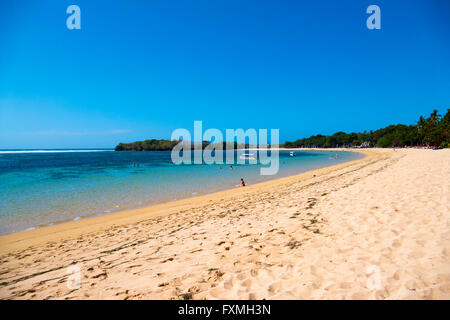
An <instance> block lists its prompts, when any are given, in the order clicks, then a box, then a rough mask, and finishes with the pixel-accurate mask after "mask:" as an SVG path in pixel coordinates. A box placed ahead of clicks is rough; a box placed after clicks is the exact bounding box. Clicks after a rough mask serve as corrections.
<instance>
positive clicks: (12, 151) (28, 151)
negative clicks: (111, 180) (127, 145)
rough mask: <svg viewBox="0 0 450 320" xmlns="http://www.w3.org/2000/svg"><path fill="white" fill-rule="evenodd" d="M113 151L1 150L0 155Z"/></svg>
mask: <svg viewBox="0 0 450 320" xmlns="http://www.w3.org/2000/svg"><path fill="white" fill-rule="evenodd" d="M111 151H114V150H3V151H0V154H14V153H67V152H111Z"/></svg>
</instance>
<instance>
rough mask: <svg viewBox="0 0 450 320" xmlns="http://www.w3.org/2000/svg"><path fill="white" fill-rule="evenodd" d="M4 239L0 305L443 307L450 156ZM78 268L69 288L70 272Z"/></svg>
mask: <svg viewBox="0 0 450 320" xmlns="http://www.w3.org/2000/svg"><path fill="white" fill-rule="evenodd" d="M364 152H366V153H367V155H368V156H367V157H366V158H364V159H362V160H357V161H353V162H350V163H346V164H342V165H338V166H335V167H330V168H324V169H319V170H315V171H311V172H307V173H305V174H301V175H298V176H292V177H288V178H283V179H279V180H275V181H270V182H265V183H261V184H258V185H254V186H249V187H245V188H237V189H233V190H229V191H224V192H219V193H216V194H211V195H206V196H202V197H198V198H193V199H186V200H182V201H177V202H172V203H168V204H163V205H157V206H153V207H149V208H144V209H139V210H133V211H129V212H123V213H119V214H115V215H110V216H105V217H99V218H93V219H87V220H83V221H76V222H71V223H66V224H62V225H57V226H52V227H46V228H41V229H37V230H32V231H25V232H19V233H15V234H11V235H7V236H2V237H0V261H1V268H0V298H2V299H187V298H193V299H450V213H449V206H450V202H449V197H448V195H449V190H448V186H449V181H450V170H449V161H450V149H445V150H418V149H406V150H403V149H401V150H397V151H392V150H381V149H373V150H367V151H364ZM71 265H76V266H78V267H79V268H80V272H81V273H80V275H81V286H80V288H79V289H69V288H68V287H67V283H68V282H67V280H68V276H69V275H68V274H67V268H68V267H69V266H71Z"/></svg>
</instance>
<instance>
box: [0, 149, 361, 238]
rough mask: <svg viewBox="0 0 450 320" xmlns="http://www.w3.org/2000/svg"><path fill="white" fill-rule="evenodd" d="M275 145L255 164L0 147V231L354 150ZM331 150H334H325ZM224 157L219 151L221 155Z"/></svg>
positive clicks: (181, 194) (294, 168)
mask: <svg viewBox="0 0 450 320" xmlns="http://www.w3.org/2000/svg"><path fill="white" fill-rule="evenodd" d="M295 154H296V156H295V157H290V156H289V152H288V151H280V170H279V172H278V174H276V175H274V176H261V175H260V168H261V164H256V165H250V164H243V165H239V164H236V163H235V164H233V170H230V168H229V165H206V164H202V165H174V164H173V163H172V161H171V157H170V152H169V151H167V152H165V151H154V152H152V151H150V152H114V151H87V152H79V151H78V152H62V151H58V152H50V151H45V152H29V151H28V152H23V153H22V151H15V152H10V151H0V234H5V233H11V232H15V231H19V230H24V229H29V228H33V227H38V226H44V225H49V224H54V223H59V222H63V221H69V220H77V219H80V218H84V217H89V216H96V215H103V214H108V213H112V212H117V211H122V210H125V209H130V208H137V207H142V206H147V205H151V204H155V203H161V202H166V201H170V200H175V199H181V198H186V197H192V196H195V195H200V194H205V193H210V192H214V191H219V190H224V189H228V188H233V187H235V186H236V185H239V183H240V178H244V180H245V182H246V183H247V185H251V184H254V183H258V182H262V181H266V180H270V179H274V178H279V177H283V176H288V175H292V174H296V173H301V172H305V171H308V170H312V169H316V168H321V167H326V166H329V165H334V164H337V163H342V162H346V161H350V160H354V159H358V158H361V157H362V155H361V154H358V153H353V152H328V151H296V152H295ZM335 154H338V157H337V159H336V158H334V157H333V158H330V155H335ZM224 159H225V157H224Z"/></svg>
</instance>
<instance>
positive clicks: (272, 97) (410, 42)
mask: <svg viewBox="0 0 450 320" xmlns="http://www.w3.org/2000/svg"><path fill="white" fill-rule="evenodd" d="M70 4H76V5H78V6H79V7H80V8H81V27H82V28H81V30H68V29H67V28H66V19H67V17H68V14H66V8H67V7H68V6H69V5H70ZM371 4H376V5H378V6H379V7H380V8H381V30H368V29H367V27H366V19H367V17H368V14H366V8H367V7H368V6H369V5H371ZM0 39H1V41H0V148H3V149H4V148H85V147H86V148H98V147H113V146H115V145H116V144H117V143H118V142H128V141H134V140H142V139H147V138H170V135H171V133H172V131H173V130H174V129H176V128H187V129H189V130H193V129H192V127H193V121H194V120H202V121H203V126H204V128H205V129H206V128H218V129H221V130H225V129H226V128H244V129H248V128H255V129H259V128H267V129H270V128H278V129H280V139H281V140H282V141H285V140H294V139H296V138H301V137H305V136H310V135H312V134H318V133H322V134H332V133H334V132H336V131H340V130H342V131H347V132H350V131H363V130H371V129H377V128H380V127H383V126H386V125H388V124H393V123H405V124H411V123H414V122H415V121H416V120H417V118H418V117H419V115H421V114H424V115H425V114H428V113H430V112H431V111H432V109H434V108H436V109H438V110H439V111H440V112H441V113H444V112H445V110H446V108H448V107H449V106H450V41H449V39H450V1H446V0H420V1H419V0H416V1H414V0H405V1H379V0H371V1H356V0H343V1H342V0H341V1H321V0H318V1H312V0H310V1H300V0H299V1H274V0H272V1H264V0H263V1H261V0H253V1H246V0H226V1H222V0H213V1H211V0H204V1H200V0H198V1H194V0H192V1H191V0H183V1H171V0H160V1H144V0H141V1H139V0H131V1H100V0H96V1H91V0H90V1H84V0H71V1H63V0H58V1H56V0H55V1H43V0H40V1H34V0H26V1H25V0H23V1H22V0H4V1H1V2H0Z"/></svg>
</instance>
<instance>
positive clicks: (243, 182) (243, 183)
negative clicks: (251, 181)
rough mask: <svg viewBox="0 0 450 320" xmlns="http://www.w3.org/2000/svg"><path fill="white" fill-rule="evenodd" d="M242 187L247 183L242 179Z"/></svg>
mask: <svg viewBox="0 0 450 320" xmlns="http://www.w3.org/2000/svg"><path fill="white" fill-rule="evenodd" d="M241 186H243V187H245V181H244V179H242V178H241Z"/></svg>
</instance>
